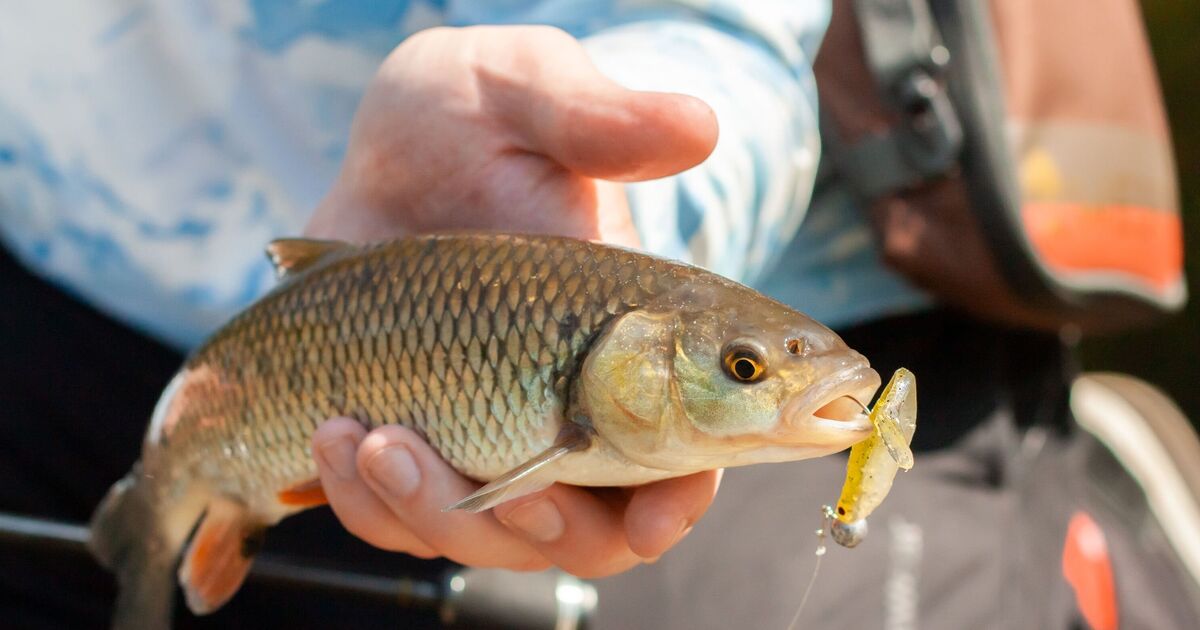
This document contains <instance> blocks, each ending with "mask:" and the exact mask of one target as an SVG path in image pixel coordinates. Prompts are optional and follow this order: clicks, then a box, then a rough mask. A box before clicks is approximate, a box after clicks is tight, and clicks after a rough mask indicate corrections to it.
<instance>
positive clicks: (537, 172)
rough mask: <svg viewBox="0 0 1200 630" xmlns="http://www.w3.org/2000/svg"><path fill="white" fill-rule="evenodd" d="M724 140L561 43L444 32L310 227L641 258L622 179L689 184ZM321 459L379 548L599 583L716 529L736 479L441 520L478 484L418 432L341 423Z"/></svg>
mask: <svg viewBox="0 0 1200 630" xmlns="http://www.w3.org/2000/svg"><path fill="white" fill-rule="evenodd" d="M715 141H716V121H715V118H714V116H713V114H712V112H711V110H709V109H708V107H707V106H706V105H704V104H703V103H701V102H700V101H698V100H696V99H693V98H691V97H686V96H682V95H669V94H656V93H644V92H632V91H629V90H625V89H623V88H621V87H619V86H617V85H616V84H614V83H613V82H611V81H610V80H608V79H607V78H605V77H603V76H602V75H600V74H599V73H598V72H597V71H596V70H595V68H594V67H593V66H592V65H591V62H590V61H589V60H588V59H587V56H586V54H585V53H584V51H583V50H582V48H581V47H580V45H579V43H578V42H576V41H575V40H574V39H572V38H571V37H570V36H568V35H566V34H565V33H562V32H561V31H558V30H555V29H549V28H544V27H499V28H497V27H479V28H471V29H461V30H455V29H435V30H432V31H427V32H424V33H422V34H419V35H416V36H414V37H412V38H410V39H409V40H408V41H407V42H405V43H404V44H403V45H401V46H400V47H399V48H397V49H396V51H395V52H394V53H393V54H392V55H391V56H390V57H389V58H388V60H387V61H385V63H384V65H383V67H382V68H381V69H380V71H379V74H378V76H377V77H376V79H375V82H374V83H373V85H372V86H371V88H370V89H369V90H368V92H367V95H366V96H365V97H364V99H363V103H362V105H361V106H360V109H359V113H358V115H357V116H356V119H355V123H354V129H353V131H352V134H351V140H350V144H349V147H348V149H347V155H346V159H345V162H344V164H343V168H342V173H341V175H340V176H339V179H338V181H337V183H336V184H335V185H334V187H333V189H332V190H331V191H330V193H329V195H328V196H327V198H326V199H325V200H324V201H323V202H322V204H321V205H320V207H319V208H318V209H317V211H316V213H315V215H314V217H313V219H312V221H311V222H310V224H309V227H308V229H307V230H306V232H307V233H308V234H309V235H310V236H316V237H321V238H340V239H345V240H351V241H369V240H377V239H379V238H384V237H388V236H401V235H404V234H410V233H420V232H428V231H437V230H445V229H463V228H471V229H497V230H506V231H520V232H539V233H554V234H564V235H571V236H576V237H581V238H594V239H601V240H606V241H609V242H616V243H620V244H624V245H636V233H635V232H634V230H633V225H632V221H631V218H630V215H629V209H628V206H627V203H626V200H625V196H624V192H623V190H622V188H621V186H620V184H616V183H613V182H615V181H635V180H640V179H652V178H656V177H663V176H666V175H670V174H672V173H675V172H678V171H681V170H683V169H685V168H688V167H690V166H693V165H695V164H696V163H698V162H700V161H701V160H703V159H704V158H705V157H706V156H707V155H708V153H709V152H710V151H711V150H712V148H713V146H714V144H715ZM313 453H314V457H315V459H316V461H317V464H318V468H319V470H320V473H321V480H322V484H323V486H324V489H325V492H326V495H327V496H328V498H329V500H330V504H331V506H332V508H333V510H334V512H335V514H337V516H338V518H339V519H340V520H341V521H342V523H343V524H344V525H345V526H346V528H347V529H348V530H349V531H351V532H352V533H354V534H355V535H357V536H359V537H360V538H362V539H363V540H366V541H367V542H369V543H371V544H373V545H375V546H378V547H381V548H384V549H389V550H394V551H403V552H407V553H410V554H413V555H416V556H420V557H427V558H428V557H435V556H446V557H448V558H450V559H452V560H455V561H457V562H460V563H463V564H467V565H472V566H489V567H497V566H498V567H506V568H510V569H520V570H534V569H541V568H545V567H547V566H549V565H551V564H553V565H558V566H560V567H562V568H563V569H565V570H567V571H570V572H572V573H574V574H576V575H580V576H583V577H599V576H604V575H610V574H613V573H617V572H620V571H623V570H625V569H627V568H629V567H631V566H634V565H635V564H637V563H639V562H643V561H646V560H649V559H654V558H657V557H658V556H659V555H661V554H662V553H663V552H665V551H666V550H667V549H669V548H670V547H671V546H673V545H674V544H675V543H676V542H678V541H679V540H680V539H681V538H682V537H683V535H684V534H686V532H687V531H688V530H689V529H690V527H691V525H692V524H693V523H695V522H696V520H697V519H699V518H700V516H701V515H702V514H703V513H704V511H705V509H707V507H708V505H709V503H711V501H712V499H713V496H714V495H715V493H716V489H717V485H718V483H719V480H720V473H719V472H717V471H713V472H707V473H700V474H696V475H691V476H688V477H683V478H679V479H672V480H667V481H661V482H658V483H653V484H648V485H646V486H642V487H640V488H637V489H631V490H603V491H590V490H585V489H582V488H576V487H571V486H564V485H558V484H556V485H554V486H552V487H550V488H548V489H546V490H544V491H542V492H539V493H536V494H533V495H530V496H527V497H522V498H520V499H517V500H514V501H511V502H509V503H506V504H504V505H501V506H499V507H497V508H495V509H494V510H492V511H491V512H485V513H482V514H470V513H466V512H442V508H444V507H445V506H447V505H450V504H452V503H454V502H455V501H457V500H459V499H461V498H463V497H464V496H466V495H468V494H470V493H471V492H473V491H474V490H475V489H476V488H477V487H478V484H476V483H474V482H472V481H470V480H468V479H465V478H463V477H462V476H460V475H458V474H457V473H456V472H455V471H454V470H453V469H451V468H450V467H449V465H447V464H446V463H445V462H444V461H443V460H442V459H441V458H440V457H438V455H437V454H436V453H435V452H434V451H433V450H432V449H431V448H430V447H429V446H428V445H427V444H426V443H425V442H424V441H422V440H421V439H420V437H419V436H417V435H416V434H415V433H413V432H412V431H409V430H407V429H405V428H403V427H398V426H389V427H384V428H381V429H377V430H375V431H373V432H371V433H370V434H367V432H366V430H365V429H363V428H362V426H361V425H359V424H358V423H356V422H354V421H352V420H349V419H345V418H342V419H334V420H331V421H329V422H326V423H325V424H324V425H322V426H321V427H320V428H319V430H318V431H317V433H316V434H315V436H314V438H313ZM397 462H401V463H397ZM377 467H379V468H382V469H385V470H382V471H380V472H383V473H384V474H381V475H379V476H378V477H376V476H373V474H372V471H375V470H376V468H377ZM386 470H391V471H393V474H392V475H390V476H389V475H387V474H386Z"/></svg>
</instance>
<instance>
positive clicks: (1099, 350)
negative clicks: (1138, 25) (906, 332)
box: [1082, 0, 1200, 426]
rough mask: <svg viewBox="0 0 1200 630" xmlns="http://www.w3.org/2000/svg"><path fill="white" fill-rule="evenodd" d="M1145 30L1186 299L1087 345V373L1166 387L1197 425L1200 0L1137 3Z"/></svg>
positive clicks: (1199, 374) (1199, 395) (1199, 403)
mask: <svg viewBox="0 0 1200 630" xmlns="http://www.w3.org/2000/svg"><path fill="white" fill-rule="evenodd" d="M1142 10H1143V11H1144V13H1145V18H1146V27H1147V30H1148V31H1149V34H1150V44H1151V46H1152V47H1153V49H1154V57H1155V61H1156V62H1157V64H1158V73H1159V78H1160V80H1161V81H1162V88H1163V95H1164V97H1165V99H1166V103H1167V112H1168V114H1169V116H1170V121H1171V135H1172V139H1173V141H1174V144H1175V158H1176V160H1177V165H1178V168H1179V179H1180V185H1181V193H1182V202H1183V224H1184V228H1183V229H1184V239H1185V246H1184V252H1185V264H1186V266H1187V275H1188V291H1189V294H1190V295H1191V300H1190V302H1189V303H1188V306H1187V309H1186V310H1185V311H1184V312H1183V313H1181V314H1180V315H1178V316H1176V317H1174V318H1172V319H1171V320H1170V321H1168V322H1166V323H1164V324H1163V325H1161V326H1158V327H1155V328H1153V329H1150V330H1146V331H1139V332H1134V333H1128V334H1124V335H1119V336H1115V337H1111V338H1104V339H1093V340H1088V341H1086V342H1085V343H1084V344H1083V348H1082V359H1083V364H1084V367H1085V369H1088V370H1118V371H1121V372H1127V373H1130V374H1134V375H1137V376H1139V377H1141V378H1144V379H1146V380H1148V381H1150V382H1151V383H1154V384H1156V385H1158V386H1160V387H1162V388H1163V389H1165V390H1166V391H1167V392H1168V393H1169V394H1170V395H1171V397H1172V398H1174V399H1175V401H1176V402H1177V403H1179V405H1180V406H1181V407H1183V410H1184V411H1185V412H1186V413H1187V415H1188V417H1189V418H1191V420H1192V423H1193V424H1194V425H1197V426H1200V3H1198V2H1195V1H1194V0H1143V2H1142Z"/></svg>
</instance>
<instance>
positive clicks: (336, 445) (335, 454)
mask: <svg viewBox="0 0 1200 630" xmlns="http://www.w3.org/2000/svg"><path fill="white" fill-rule="evenodd" d="M357 452H358V445H357V444H355V443H354V440H351V439H350V438H348V437H340V438H337V439H335V440H332V441H329V442H326V443H324V444H322V445H321V457H322V458H324V460H325V463H326V464H329V467H330V468H332V469H333V474H335V475H337V476H338V478H339V479H341V480H343V481H348V480H350V479H354V477H355V471H354V455H355V453H357Z"/></svg>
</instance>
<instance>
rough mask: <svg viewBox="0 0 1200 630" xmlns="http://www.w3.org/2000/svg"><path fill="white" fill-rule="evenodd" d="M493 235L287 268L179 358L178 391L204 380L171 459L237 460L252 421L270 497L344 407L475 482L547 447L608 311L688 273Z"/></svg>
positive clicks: (295, 475)
mask: <svg viewBox="0 0 1200 630" xmlns="http://www.w3.org/2000/svg"><path fill="white" fill-rule="evenodd" d="M494 239H495V237H483V238H480V237H469V236H467V237H450V238H446V237H441V238H426V239H412V240H406V241H400V242H397V243H392V244H386V245H379V246H375V247H371V248H368V249H365V250H362V251H359V252H356V253H355V254H354V255H353V256H344V255H343V256H341V257H340V258H339V257H338V256H336V255H335V256H333V257H332V260H329V261H328V262H325V263H323V264H320V265H319V266H318V267H317V268H313V269H308V270H305V271H303V272H301V273H297V274H295V275H294V276H293V277H290V278H286V279H285V280H284V281H283V283H282V284H281V286H280V287H279V288H278V289H277V290H276V291H275V292H273V293H272V294H270V295H268V296H267V297H266V298H264V299H263V300H262V301H260V302H259V303H258V304H256V305H255V306H253V307H252V308H250V309H249V310H247V311H246V312H244V313H243V314H242V315H240V316H239V317H237V318H235V319H234V320H233V321H232V322H230V324H229V325H228V326H226V327H225V328H224V329H223V330H222V331H221V332H220V333H218V334H217V335H216V336H214V338H213V339H212V340H211V341H209V342H208V343H207V344H205V345H204V346H202V347H201V348H199V349H198V350H197V351H196V353H195V354H194V355H193V356H192V357H191V358H190V359H189V361H188V362H187V363H186V365H185V368H184V374H185V375H187V376H186V377H185V380H186V381H187V384H186V385H185V387H192V386H194V384H195V383H198V382H201V381H203V382H204V383H205V385H204V387H203V388H201V389H200V390H196V391H197V392H199V391H203V393H204V395H203V396H194V397H189V400H190V399H191V398H194V399H195V401H194V402H189V404H188V405H187V407H186V408H185V409H181V410H180V411H179V413H178V414H177V417H176V418H174V419H173V422H172V423H171V426H170V427H169V431H166V432H164V436H165V437H166V438H167V440H166V448H165V449H164V453H171V452H174V453H178V455H167V456H168V457H182V458H185V459H190V460H193V461H195V462H201V461H212V459H213V458H217V459H221V458H228V456H226V455H225V454H224V453H223V452H222V451H221V449H220V447H219V445H221V444H225V443H228V442H229V440H230V439H233V438H235V437H236V436H237V435H239V434H241V433H242V432H241V429H243V428H245V427H249V426H252V427H255V430H254V431H253V432H252V433H251V435H253V436H254V439H255V443H254V444H253V448H251V449H250V451H251V454H250V455H249V459H246V460H245V461H243V462H241V463H242V466H240V467H239V470H240V472H242V473H248V474H241V475H240V477H239V478H240V479H242V480H253V483H254V484H255V485H257V487H240V488H239V490H240V491H242V492H255V493H257V494H259V495H266V494H273V493H275V492H277V491H278V490H279V489H280V488H283V487H287V485H289V484H296V483H300V482H303V481H305V480H306V479H308V478H311V477H313V476H315V468H314V467H313V464H312V462H311V459H310V458H309V457H306V456H305V457H297V454H299V453H305V454H306V453H307V444H308V441H309V439H310V438H311V434H312V431H313V430H314V429H315V426H316V424H317V422H319V420H320V419H323V418H327V417H331V416H335V415H348V416H351V417H353V418H355V419H357V420H359V421H360V422H362V423H363V424H364V425H366V426H369V427H376V426H380V425H383V424H390V423H400V424H404V425H406V426H409V427H411V428H414V429H416V430H417V431H419V432H420V433H421V434H422V435H423V437H424V438H425V439H426V440H428V441H429V443H430V445H431V446H433V447H434V449H436V450H437V451H438V452H439V454H441V455H442V456H443V457H444V458H445V459H446V461H448V462H449V463H450V464H451V465H452V466H454V467H455V468H456V469H458V470H459V471H460V472H462V473H464V474H466V475H468V476H471V477H475V478H483V479H486V478H489V477H493V476H495V475H496V474H498V473H499V472H503V471H505V470H508V469H510V468H513V467H515V466H517V465H519V464H520V463H522V462H523V461H525V460H527V459H528V458H529V457H531V456H533V455H534V454H536V453H537V452H538V451H540V450H542V449H544V448H546V447H547V446H549V444H550V442H551V441H552V440H553V438H554V436H555V432H556V431H555V427H556V426H557V423H558V422H559V421H560V420H559V418H558V416H559V415H561V410H562V406H563V404H564V399H565V397H566V395H567V392H565V391H562V388H563V386H564V385H563V383H561V382H560V383H556V382H555V380H556V378H555V377H556V376H557V375H560V374H561V373H562V372H563V371H564V370H565V369H568V368H570V367H572V366H573V365H574V363H575V361H576V360H577V358H578V356H579V355H580V354H581V353H582V352H583V351H584V350H585V344H586V343H587V340H588V339H589V337H590V336H591V335H592V333H593V332H594V331H595V330H597V329H598V327H600V326H602V325H603V323H604V322H605V321H607V320H608V319H610V318H612V317H614V316H616V315H618V314H620V313H622V312H625V311H627V310H628V309H630V308H632V307H634V306H636V305H637V304H638V303H639V302H640V301H642V300H644V299H645V298H646V297H648V296H649V295H651V293H650V291H649V290H651V289H654V288H655V287H656V286H659V285H663V286H666V285H665V284H664V283H662V282H656V281H655V280H654V279H646V278H645V276H647V275H656V274H666V275H668V276H671V275H680V274H681V273H682V274H683V275H690V268H688V267H683V266H679V265H674V264H669V263H666V262H665V261H659V260H656V259H653V258H649V257H645V256H639V255H637V254H634V253H632V252H627V251H624V250H620V249H614V248H607V247H600V246H588V245H587V244H583V246H582V247H580V244H579V243H578V242H575V241H561V242H558V243H556V242H554V241H545V240H539V241H536V242H534V241H529V240H525V239H521V238H520V237H511V238H509V240H508V241H507V242H505V243H503V244H502V245H501V246H496V244H495V242H494ZM566 244H569V245H570V247H564V246H563V245H566ZM556 245H557V246H556ZM639 279H641V280H642V281H641V282H640V283H639ZM489 403H490V404H489ZM148 465H149V464H148ZM174 470H178V471H180V472H183V471H184V470H186V467H179V466H176V467H174ZM187 474H190V473H187ZM216 485H219V486H222V487H225V486H229V485H234V486H237V485H238V484H237V483H232V484H230V483H227V482H224V481H221V482H218V483H217V484H216ZM243 485H245V484H243ZM256 498H257V497H256Z"/></svg>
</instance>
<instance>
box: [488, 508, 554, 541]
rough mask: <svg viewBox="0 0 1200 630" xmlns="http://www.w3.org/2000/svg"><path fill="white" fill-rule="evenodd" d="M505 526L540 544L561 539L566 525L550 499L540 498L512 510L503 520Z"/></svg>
mask: <svg viewBox="0 0 1200 630" xmlns="http://www.w3.org/2000/svg"><path fill="white" fill-rule="evenodd" d="M501 522H503V523H504V524H505V525H507V526H508V527H509V528H511V529H515V530H517V532H518V533H521V534H524V535H525V536H527V537H529V538H531V539H533V540H535V541H537V542H542V543H549V542H554V541H556V540H558V539H559V538H562V535H563V530H564V529H566V523H564V522H563V517H562V514H561V513H559V511H558V506H556V505H554V502H553V501H551V500H550V499H546V498H541V499H537V500H535V501H530V502H529V503H526V504H524V505H521V506H518V507H516V508H514V509H513V510H512V511H511V512H509V513H508V514H507V515H505V517H504V518H503V519H501Z"/></svg>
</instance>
